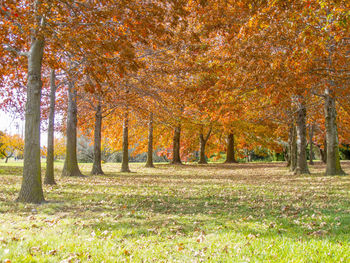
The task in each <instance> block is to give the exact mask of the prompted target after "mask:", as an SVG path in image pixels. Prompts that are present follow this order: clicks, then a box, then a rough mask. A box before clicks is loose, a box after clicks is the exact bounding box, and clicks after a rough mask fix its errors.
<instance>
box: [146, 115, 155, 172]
mask: <svg viewBox="0 0 350 263" xmlns="http://www.w3.org/2000/svg"><path fill="white" fill-rule="evenodd" d="M145 167H149V168H154V164H153V113H152V112H151V113H150V114H149V121H148V150H147V161H146V165H145Z"/></svg>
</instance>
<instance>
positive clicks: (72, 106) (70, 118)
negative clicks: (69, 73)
mask: <svg viewBox="0 0 350 263" xmlns="http://www.w3.org/2000/svg"><path fill="white" fill-rule="evenodd" d="M62 176H83V175H82V174H81V172H80V170H79V166H78V159H77V101H76V91H75V90H74V84H73V83H72V82H69V84H68V113H67V141H66V159H65V161H64V167H63V171H62Z"/></svg>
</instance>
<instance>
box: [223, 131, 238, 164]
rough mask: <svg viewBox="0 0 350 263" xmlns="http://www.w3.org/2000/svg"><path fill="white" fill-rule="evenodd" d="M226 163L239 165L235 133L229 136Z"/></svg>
mask: <svg viewBox="0 0 350 263" xmlns="http://www.w3.org/2000/svg"><path fill="white" fill-rule="evenodd" d="M226 142H227V148H226V161H225V163H237V161H236V158H235V136H234V134H233V133H229V134H228V135H227V141H226Z"/></svg>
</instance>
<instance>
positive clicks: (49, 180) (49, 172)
mask: <svg viewBox="0 0 350 263" xmlns="http://www.w3.org/2000/svg"><path fill="white" fill-rule="evenodd" d="M55 81H56V76H55V70H54V69H51V75H50V113H49V127H48V130H47V156H46V173H45V179H44V183H45V184H50V185H55V184H56V182H55V174H54V125H55V100H56V84H55Z"/></svg>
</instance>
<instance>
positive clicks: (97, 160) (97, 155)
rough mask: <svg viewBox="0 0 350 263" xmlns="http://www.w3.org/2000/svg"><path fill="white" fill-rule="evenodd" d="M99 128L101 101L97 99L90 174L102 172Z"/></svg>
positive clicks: (100, 124)
mask: <svg viewBox="0 0 350 263" xmlns="http://www.w3.org/2000/svg"><path fill="white" fill-rule="evenodd" d="M101 130H102V111H101V102H100V101H98V104H97V108H96V113H95V131H94V162H93V164H92V170H91V174H92V175H97V174H101V175H102V174H104V172H103V171H102V165H101V159H102V158H101Z"/></svg>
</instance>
